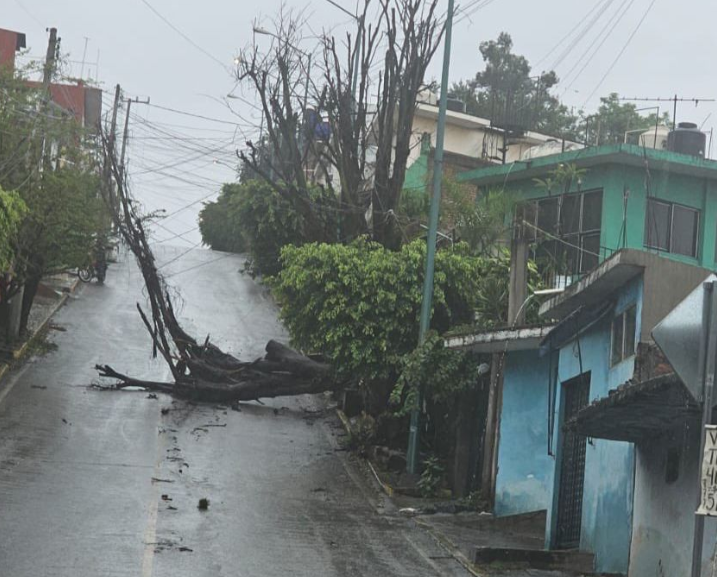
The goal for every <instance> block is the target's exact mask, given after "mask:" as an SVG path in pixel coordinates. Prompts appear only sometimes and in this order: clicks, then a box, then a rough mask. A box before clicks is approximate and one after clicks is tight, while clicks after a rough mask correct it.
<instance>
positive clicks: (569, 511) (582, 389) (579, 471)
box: [555, 373, 590, 549]
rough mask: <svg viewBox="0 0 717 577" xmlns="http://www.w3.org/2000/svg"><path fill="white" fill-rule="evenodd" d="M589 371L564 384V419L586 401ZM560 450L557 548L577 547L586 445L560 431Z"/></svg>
mask: <svg viewBox="0 0 717 577" xmlns="http://www.w3.org/2000/svg"><path fill="white" fill-rule="evenodd" d="M589 395H590V373H585V374H583V375H580V376H579V377H576V378H574V379H571V380H569V381H566V382H564V383H563V398H564V407H565V409H564V412H563V422H564V423H565V422H567V421H569V420H570V419H571V418H572V417H574V416H575V415H576V414H577V412H578V411H579V410H580V409H582V408H584V407H585V406H586V405H587V404H588V398H589ZM561 436H562V438H563V442H562V447H561V451H560V485H559V489H558V518H557V525H556V535H557V536H556V540H555V547H556V549H577V548H578V547H579V546H580V525H581V519H582V512H583V485H584V481H585V446H586V443H587V439H586V438H585V437H581V436H579V435H577V434H576V433H574V432H573V431H563V432H562V434H561Z"/></svg>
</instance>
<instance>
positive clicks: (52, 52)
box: [38, 28, 59, 171]
mask: <svg viewBox="0 0 717 577" xmlns="http://www.w3.org/2000/svg"><path fill="white" fill-rule="evenodd" d="M58 44H59V40H58V38H57V28H50V39H49V40H48V42H47V54H46V55H45V65H44V67H43V71H42V106H41V109H40V114H41V115H42V127H43V128H42V137H41V141H40V159H39V160H38V164H39V168H40V169H41V170H42V171H45V170H50V162H51V160H52V159H51V158H50V153H51V152H52V146H50V145H49V144H48V143H47V120H48V119H47V117H48V114H49V109H50V102H51V100H52V93H51V92H50V85H51V84H52V77H53V75H54V74H55V63H56V61H57V48H58Z"/></svg>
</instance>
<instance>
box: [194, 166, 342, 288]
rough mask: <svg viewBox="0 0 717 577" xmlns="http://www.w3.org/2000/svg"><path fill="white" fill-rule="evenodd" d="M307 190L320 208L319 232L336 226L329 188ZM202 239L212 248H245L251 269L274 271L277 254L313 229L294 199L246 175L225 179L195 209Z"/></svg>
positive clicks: (305, 238)
mask: <svg viewBox="0 0 717 577" xmlns="http://www.w3.org/2000/svg"><path fill="white" fill-rule="evenodd" d="M309 196H310V198H311V199H312V201H313V202H314V203H315V204H316V206H318V207H324V208H325V209H326V210H323V211H321V215H322V220H321V226H322V227H323V229H324V230H323V231H322V234H320V235H319V236H324V235H325V234H324V233H327V232H330V234H334V235H335V232H334V231H336V214H337V213H336V211H335V210H332V201H333V200H335V199H334V198H333V193H332V192H330V191H326V190H324V189H322V188H318V187H317V188H313V189H311V190H310V191H309ZM199 228H200V231H201V233H202V239H203V240H204V242H205V243H206V244H208V245H209V246H211V247H212V248H213V249H215V250H225V251H229V252H244V251H248V252H249V254H250V256H251V261H250V265H251V266H250V268H251V270H252V272H255V273H258V274H264V275H274V274H276V273H277V272H279V268H280V264H279V255H280V253H281V249H282V248H283V247H284V246H286V245H290V244H291V245H297V246H300V245H302V244H305V243H306V242H308V241H310V240H311V239H313V238H316V236H317V231H315V230H310V229H309V227H307V226H306V224H305V222H304V219H303V218H302V216H301V213H300V212H299V211H298V210H297V207H296V206H295V203H293V202H292V201H291V200H289V199H288V198H287V197H286V196H284V195H282V194H280V193H279V192H278V191H277V190H276V189H274V188H273V187H272V186H271V185H270V184H268V183H266V182H264V181H258V180H249V181H246V182H243V183H234V184H225V185H224V186H223V187H222V192H221V194H220V196H219V198H218V199H217V200H216V201H215V202H212V203H207V204H206V205H205V206H204V208H203V209H202V212H201V213H200V221H199Z"/></svg>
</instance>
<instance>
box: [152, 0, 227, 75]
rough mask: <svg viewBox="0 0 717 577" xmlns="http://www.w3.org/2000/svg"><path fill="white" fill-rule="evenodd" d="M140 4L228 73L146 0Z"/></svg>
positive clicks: (216, 60) (210, 54) (217, 61)
mask: <svg viewBox="0 0 717 577" xmlns="http://www.w3.org/2000/svg"><path fill="white" fill-rule="evenodd" d="M142 3H143V4H144V5H145V6H147V8H149V9H150V10H151V11H152V12H154V13H155V15H156V16H157V17H158V18H159V19H160V20H162V21H163V22H164V23H165V24H166V25H167V26H169V27H170V28H171V29H172V30H174V31H175V32H176V33H177V34H179V35H180V36H181V37H182V38H184V39H185V40H186V41H187V42H189V44H191V45H192V46H194V48H196V49H197V50H199V51H200V52H201V53H202V54H204V55H205V56H207V57H208V58H211V59H212V60H213V61H214V62H216V63H217V64H219V66H221V67H222V68H223V69H224V71H225V72H228V71H229V67H228V66H226V65H225V64H224V63H223V62H222V61H221V60H219V58H217V57H216V56H214V55H213V54H212V53H211V52H208V51H207V50H205V49H204V48H202V47H201V46H200V45H199V44H197V43H196V42H195V41H194V40H192V39H191V38H190V37H189V36H187V35H186V34H185V33H184V32H182V31H181V30H180V29H179V28H177V27H176V26H175V25H174V24H172V22H170V21H169V20H168V19H167V18H166V17H164V16H163V15H162V14H161V13H160V12H159V11H158V10H157V9H156V8H155V7H154V6H152V5H151V4H150V3H149V2H148V1H147V0H142Z"/></svg>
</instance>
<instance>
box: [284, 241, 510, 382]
mask: <svg viewBox="0 0 717 577" xmlns="http://www.w3.org/2000/svg"><path fill="white" fill-rule="evenodd" d="M492 260H493V259H489V258H485V257H477V256H474V255H471V254H470V252H469V250H468V247H467V246H466V245H457V246H456V248H455V250H452V251H451V250H439V251H438V253H437V255H436V274H435V285H434V293H433V308H434V315H433V328H434V329H436V330H438V331H441V332H442V331H445V330H447V329H448V328H449V327H451V326H455V325H461V324H465V323H468V322H471V321H472V320H473V314H474V309H475V306H476V303H477V302H478V299H477V294H478V293H480V291H481V290H482V285H483V277H484V275H485V272H486V271H487V270H489V269H490V267H491V266H492V263H491V261H492ZM282 264H283V268H282V270H281V272H280V273H279V274H278V275H277V277H276V278H275V279H274V281H273V285H274V288H275V294H276V296H277V298H278V300H279V303H280V305H281V317H282V319H283V320H284V323H285V324H286V326H287V328H288V329H289V331H290V333H291V336H292V340H293V342H294V344H295V345H296V346H298V347H300V348H302V349H304V350H308V351H318V352H322V353H324V354H325V355H326V356H327V357H328V358H329V359H330V360H331V361H332V362H333V363H334V366H335V367H336V368H337V369H338V370H339V372H340V373H342V374H343V376H346V377H353V378H357V379H366V380H373V379H391V378H395V377H396V375H397V371H399V370H400V366H401V359H402V357H403V355H405V354H407V353H409V352H411V351H412V350H413V349H414V348H415V346H416V343H417V342H418V324H419V322H418V321H419V315H420V306H421V297H422V295H421V289H422V284H423V275H424V266H425V243H424V242H423V241H414V242H412V243H409V244H407V245H404V246H403V247H402V248H401V250H400V251H395V252H394V251H389V250H386V249H385V248H383V247H381V246H380V245H378V244H377V243H372V242H369V241H366V240H358V241H355V242H353V243H351V244H350V245H338V244H337V245H328V244H314V243H312V244H307V245H304V246H302V247H293V246H287V247H285V248H284V249H283V251H282ZM505 284H506V286H507V277H506V279H505ZM506 294H507V293H506ZM506 303H507V300H505V299H504V300H503V301H502V302H498V301H496V302H493V303H490V309H491V311H484V314H485V316H490V315H491V314H494V315H495V316H496V317H498V316H499V313H497V312H496V311H497V310H499V309H501V308H505V307H506V306H507V304H506ZM484 304H485V302H484Z"/></svg>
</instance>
